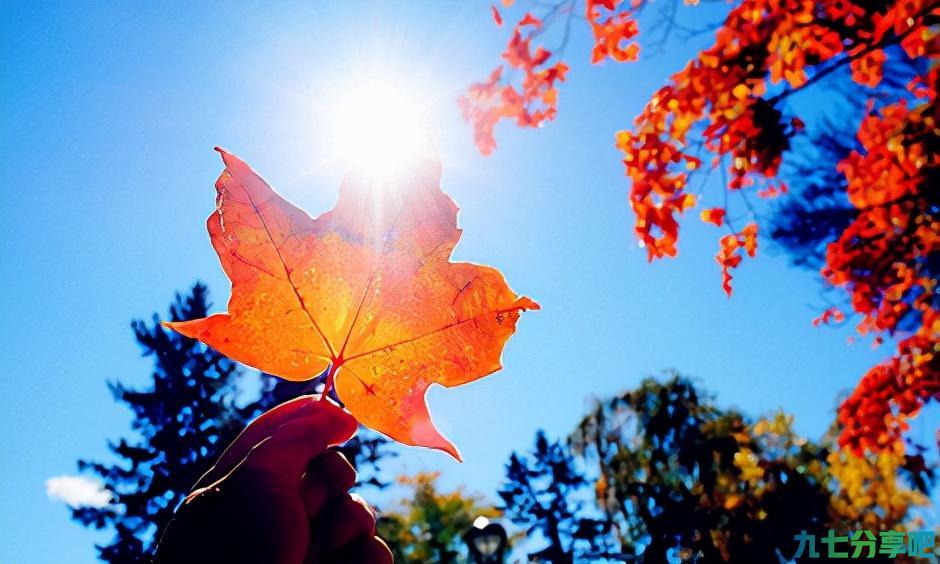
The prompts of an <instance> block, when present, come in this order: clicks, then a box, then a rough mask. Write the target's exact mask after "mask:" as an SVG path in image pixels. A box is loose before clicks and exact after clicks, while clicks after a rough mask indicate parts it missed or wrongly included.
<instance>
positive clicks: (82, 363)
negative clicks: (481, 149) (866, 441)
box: [0, 2, 936, 563]
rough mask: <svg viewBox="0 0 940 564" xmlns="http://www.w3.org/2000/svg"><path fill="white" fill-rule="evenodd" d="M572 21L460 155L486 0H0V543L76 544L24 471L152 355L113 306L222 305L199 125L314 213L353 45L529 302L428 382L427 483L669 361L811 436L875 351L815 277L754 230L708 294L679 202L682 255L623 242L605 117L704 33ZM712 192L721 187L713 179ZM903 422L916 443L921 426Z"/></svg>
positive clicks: (58, 456)
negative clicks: (490, 130)
mask: <svg viewBox="0 0 940 564" xmlns="http://www.w3.org/2000/svg"><path fill="white" fill-rule="evenodd" d="M575 23H576V26H577V24H578V22H575ZM584 31H585V30H584V29H581V30H580V33H578V34H576V35H575V36H574V37H573V38H572V42H571V44H570V45H569V46H568V51H567V52H568V57H567V58H568V60H569V61H570V62H571V64H572V67H573V68H572V72H571V74H570V77H569V78H570V81H569V83H568V84H566V85H564V87H563V90H562V92H561V96H560V103H559V109H560V113H559V117H558V119H557V120H556V121H555V122H553V123H551V124H549V125H548V126H547V127H545V128H544V129H542V130H539V131H532V130H525V131H520V130H516V129H515V128H512V127H501V128H500V129H499V131H498V141H499V143H500V147H499V149H498V150H497V152H496V153H495V155H494V156H492V157H489V158H484V157H481V156H480V155H479V154H478V153H477V152H476V150H475V148H474V146H473V144H472V137H471V132H470V130H469V128H468V127H467V126H466V125H465V124H464V123H462V121H461V120H460V116H459V113H458V111H457V109H456V106H455V104H454V100H455V99H456V97H457V95H458V94H459V93H460V91H461V89H462V88H464V87H465V86H466V85H467V84H468V83H470V82H472V81H473V80H476V79H479V78H482V77H484V76H485V75H486V73H488V71H489V70H490V69H491V68H492V67H493V66H494V65H495V64H496V62H497V60H498V55H499V52H500V51H501V48H502V45H503V43H504V41H505V33H507V32H506V30H496V29H495V28H494V27H493V24H492V21H491V19H490V15H489V4H488V3H461V4H449V3H407V4H404V3H403V4H393V3H390V2H375V3H342V4H341V3H335V4H320V3H317V4H315V5H302V4H293V3H278V4H276V5H275V6H273V7H267V6H266V7H264V8H262V5H261V3H255V4H245V3H234V4H229V3H225V4H223V3H208V2H206V3H200V4H185V5H184V4H182V3H173V2H164V3H121V2H107V3H94V4H92V3H83V4H79V3H70V4H69V3H55V4H33V3H29V4H27V3H16V2H13V3H11V2H8V3H6V4H5V5H4V9H3V10H2V12H0V186H2V190H3V198H2V200H0V213H2V217H3V221H2V222H0V234H2V236H0V244H2V246H3V247H2V248H3V251H2V256H3V260H2V263H0V268H2V276H0V284H2V294H0V295H2V296H3V298H2V299H0V311H2V326H0V332H2V334H0V353H2V358H3V359H4V360H5V364H6V366H7V374H6V376H5V377H4V378H3V379H2V380H0V430H2V432H3V436H4V437H5V441H6V445H5V449H4V451H3V454H2V456H3V469H4V471H3V480H2V481H0V499H2V500H3V503H2V504H0V531H3V533H2V535H3V537H2V538H3V540H2V542H0V561H3V562H34V563H45V562H50V563H52V562H65V561H68V562H78V563H82V562H93V561H94V549H93V547H92V543H93V542H94V541H102V540H105V539H106V538H107V535H102V534H100V533H94V532H88V531H85V530H83V529H82V528H81V527H80V526H78V525H76V524H74V523H72V522H71V521H69V519H68V513H67V510H66V508H65V507H64V506H63V505H62V504H61V503H57V502H55V501H52V500H50V499H48V498H47V496H46V493H45V489H44V481H45V480H46V479H47V478H49V477H50V476H55V475H59V474H69V473H74V472H75V461H76V459H77V458H79V457H92V458H95V457H106V456H107V453H106V448H105V440H106V439H107V438H116V437H119V436H121V435H123V434H125V433H126V432H127V423H128V421H129V416H128V413H127V412H126V411H125V410H124V409H123V408H122V407H120V406H118V405H116V404H114V403H113V402H112V400H111V396H110V394H109V393H108V391H107V389H106V387H105V380H106V379H115V378H117V379H121V380H122V381H124V382H127V383H131V384H133V383H142V382H144V381H145V379H146V378H147V376H148V374H149V362H148V360H147V359H143V358H141V357H140V355H139V351H138V349H137V348H136V346H135V345H134V343H133V341H132V338H131V334H130V330H129V321H130V319H131V318H134V317H149V316H150V314H151V312H153V311H161V312H162V311H164V309H165V307H166V304H167V303H168V302H169V300H170V298H171V297H172V294H173V292H175V291H177V290H180V289H185V288H187V287H188V286H189V285H191V284H192V283H193V281H195V280H196V279H201V280H204V281H205V282H207V283H208V285H209V287H210V288H211V290H212V291H213V295H214V298H215V300H214V301H215V304H216V309H220V308H221V307H223V305H224V303H225V300H226V299H227V296H228V294H227V293H228V282H227V280H226V279H225V278H224V276H223V274H222V272H221V270H220V268H219V266H218V262H217V259H216V256H215V255H214V253H213V251H212V248H211V247H210V245H209V242H208V239H207V236H206V233H205V230H204V229H205V227H204V220H205V217H206V216H207V215H208V214H209V213H210V212H211V210H212V208H213V205H214V204H213V199H214V190H213V188H212V183H213V181H214V180H215V178H216V176H217V175H218V173H219V171H220V170H221V163H220V161H219V159H218V156H217V154H216V153H214V152H213V151H212V147H213V146H215V145H222V146H224V147H227V148H228V149H230V150H232V151H233V152H235V153H236V154H238V155H240V156H241V157H242V158H244V159H245V160H246V161H247V162H249V163H250V164H251V165H252V166H253V167H255V169H256V170H258V171H259V172H260V173H261V174H263V175H264V176H265V177H266V178H267V179H268V180H269V181H270V182H271V184H272V185H273V186H274V187H275V188H276V189H277V190H279V191H280V192H281V193H282V194H283V195H284V196H285V197H287V198H288V199H289V200H291V201H293V202H295V203H297V204H299V205H301V206H302V207H304V208H306V209H307V210H308V211H309V212H310V213H311V214H319V213H320V212H322V211H324V210H326V209H328V208H329V207H331V206H332V203H333V201H334V199H335V197H336V191H337V188H338V186H339V180H340V178H341V175H342V173H343V170H342V168H341V167H339V166H338V165H337V164H336V163H335V162H327V160H326V158H325V156H326V155H329V153H330V143H331V139H330V124H329V123H328V116H326V115H325V112H324V111H323V110H322V107H323V103H322V102H323V100H325V99H327V98H328V97H329V96H336V93H339V92H343V89H344V88H346V87H347V85H349V84H351V83H352V82H354V81H355V77H356V76H361V75H363V74H365V73H368V72H369V69H373V68H377V67H381V68H383V69H384V70H385V71H386V72H389V71H391V72H393V73H395V74H396V75H397V76H400V79H401V80H403V81H408V82H409V83H410V84H412V85H417V87H419V88H421V89H422V90H424V91H426V93H427V95H428V96H429V97H431V98H433V99H435V100H437V103H436V104H435V105H434V107H433V108H432V112H431V113H432V116H433V125H434V126H435V129H436V131H437V142H438V145H439V146H440V148H441V152H442V154H443V155H444V161H445V162H444V189H445V190H446V191H447V192H448V193H449V194H451V195H452V196H453V197H454V199H455V200H456V202H457V203H458V205H459V206H460V208H461V212H460V217H459V221H460V224H461V226H462V227H463V229H464V235H463V239H462V240H461V243H460V245H459V246H458V248H457V251H456V258H457V259H460V260H471V261H474V262H481V263H484V264H490V265H494V266H496V267H498V268H500V269H501V270H502V271H503V272H504V274H505V275H506V277H507V279H508V280H509V282H510V283H511V284H512V286H513V287H514V289H516V290H517V291H519V292H521V293H524V294H526V295H529V296H531V297H533V298H535V299H536V300H538V301H539V302H540V303H541V304H542V307H543V309H542V311H539V312H533V313H529V314H526V315H525V317H524V319H523V320H522V322H521V323H520V325H519V331H518V333H517V335H516V336H515V337H514V338H513V339H512V340H511V341H510V343H509V345H508V347H507V348H506V352H505V355H504V364H505V369H504V370H503V371H502V372H500V373H498V374H496V375H494V376H492V377H490V378H486V379H484V380H482V381H479V382H476V383H473V384H471V385H468V386H465V387H462V388H457V389H452V390H446V391H445V390H441V389H436V390H433V391H432V393H431V395H430V402H431V409H432V412H433V413H434V414H435V415H436V422H437V423H438V425H439V427H440V428H441V429H442V430H443V431H444V433H445V434H446V435H447V436H448V437H450V438H451V439H452V440H453V441H454V442H455V443H456V444H457V445H458V446H459V447H460V449H461V451H462V453H463V455H464V457H465V460H466V461H465V462H464V463H463V464H462V465H460V464H457V463H455V462H453V461H451V460H450V459H449V458H448V457H446V456H445V455H442V454H438V453H433V452H422V451H417V450H412V451H409V452H408V453H407V454H406V455H405V456H403V457H402V458H401V460H400V461H399V463H398V464H399V466H400V468H401V469H403V470H405V471H416V470H423V469H438V470H441V471H442V473H443V477H442V482H443V483H444V485H448V486H453V485H457V484H466V485H467V486H468V487H469V488H470V489H472V490H478V491H480V492H483V493H485V494H487V495H490V496H492V495H493V494H494V489H495V487H496V485H497V484H498V483H499V481H500V477H501V473H502V463H503V462H504V460H505V459H506V457H507V455H508V453H509V452H510V451H511V450H512V449H514V448H524V447H526V446H528V445H529V444H531V441H532V437H533V434H534V432H535V430H536V429H537V428H540V427H542V428H545V429H547V430H548V431H549V433H551V434H555V435H559V434H564V433H566V432H567V431H568V430H569V429H570V428H571V427H572V425H573V424H574V423H575V421H576V420H577V418H578V417H579V416H580V415H581V413H582V412H583V410H584V409H585V406H586V401H587V400H586V398H588V397H590V396H592V395H600V396H603V395H605V394H610V393H613V392H616V391H619V390H621V389H624V388H628V387H630V386H633V385H635V384H637V383H638V382H639V381H640V380H641V379H642V378H643V377H644V376H646V375H649V374H658V373H660V371H662V370H663V369H666V368H676V369H679V370H681V371H683V372H685V373H687V374H689V375H692V376H694V377H697V378H698V379H700V381H701V382H702V383H703V384H704V385H705V386H706V387H707V388H708V389H710V390H711V391H712V392H714V393H715V394H716V395H717V396H718V399H719V402H720V403H721V404H722V405H726V406H737V407H740V408H742V409H745V410H746V411H748V412H750V413H758V412H762V411H767V410H771V409H774V408H777V407H783V408H784V409H786V410H787V411H790V412H793V413H794V414H796V417H797V427H798V429H799V430H800V431H801V432H804V433H807V434H809V435H811V436H818V435H819V434H820V433H822V432H823V430H824V429H825V428H826V427H827V425H828V424H829V422H830V421H831V419H832V417H833V408H834V406H835V405H836V403H837V399H838V397H839V395H840V393H843V392H844V391H846V390H847V389H848V388H849V387H850V386H851V385H852V384H853V383H854V382H855V381H856V380H857V378H858V377H859V375H860V374H862V373H863V372H864V371H865V369H866V368H868V367H869V366H871V365H872V364H874V363H875V362H877V361H878V360H879V359H881V358H883V357H885V356H887V355H888V354H889V352H890V351H889V350H888V349H887V348H882V349H880V350H876V351H873V350H871V349H870V348H869V346H868V345H867V344H864V343H858V344H855V345H849V344H847V342H846V341H847V337H848V336H849V335H850V334H851V329H850V328H848V327H846V328H841V329H825V328H824V329H814V328H813V327H812V326H811V323H810V321H811V320H812V318H813V317H815V315H817V314H818V312H819V311H821V309H822V307H823V301H822V300H821V299H820V298H819V289H820V286H819V284H818V282H817V280H816V278H815V276H814V275H813V274H812V273H810V272H806V271H802V270H797V269H793V268H790V267H788V265H787V259H786V257H785V256H783V255H782V254H781V253H780V252H775V251H774V249H772V248H769V249H768V248H767V246H766V245H765V246H764V248H762V249H761V252H760V256H759V257H758V258H757V259H756V260H749V261H746V262H745V263H744V264H743V266H742V267H741V268H739V269H738V271H737V273H736V277H735V296H734V298H732V299H730V300H729V299H727V298H726V297H725V296H724V294H723V293H722V292H721V289H720V274H719V272H718V267H717V265H716V264H715V262H714V260H713V256H714V254H715V250H716V247H717V237H718V235H719V232H718V231H717V230H716V229H715V228H712V227H710V226H704V225H701V224H700V223H699V222H698V221H697V220H693V221H690V222H689V223H688V224H687V225H686V226H684V227H683V233H682V242H681V250H680V257H679V258H678V259H676V260H672V261H664V262H659V263H656V264H652V265H650V264H647V262H646V258H645V252H644V251H643V250H642V249H639V248H638V246H637V244H636V242H635V240H634V239H633V238H632V234H631V229H632V221H633V218H632V215H631V214H630V212H629V209H628V206H627V205H626V191H627V184H626V181H625V179H624V177H623V174H622V166H621V164H620V160H619V156H618V153H617V151H616V150H615V149H614V147H613V132H614V131H615V130H617V129H620V128H624V127H627V126H628V125H629V124H630V122H631V120H632V118H633V116H635V115H636V114H637V113H638V111H639V110H640V108H641V107H642V104H643V103H644V102H645V101H646V99H647V98H648V97H649V95H650V94H651V93H652V92H653V91H654V90H655V89H656V88H658V87H659V86H660V85H662V83H663V82H664V81H665V79H666V77H667V76H668V74H669V73H671V72H673V71H675V70H678V69H679V68H680V67H681V65H682V64H683V62H684V61H685V60H686V59H687V58H688V56H689V55H691V54H692V53H693V52H694V49H695V48H696V47H697V46H700V45H701V43H702V42H703V41H706V40H707V38H701V39H699V40H694V41H688V42H680V43H675V44H671V45H670V47H669V49H668V51H667V52H666V53H663V54H661V55H658V56H656V57H654V58H647V59H644V60H643V61H641V62H640V63H637V64H632V65H611V64H607V65H602V66H598V67H591V66H590V65H588V64H587V60H588V57H589V55H588V53H589V51H588V45H587V37H586V34H585V33H584ZM812 102H813V101H812V100H811V101H810V105H812ZM819 103H822V104H823V107H822V108H819V107H818V106H819V104H818V103H817V107H816V108H815V109H817V110H821V111H825V110H826V108H825V103H826V102H825V101H821V102H819ZM711 198H712V200H711V203H712V204H714V205H718V204H719V203H720V201H719V200H718V198H719V196H717V191H714V188H713V191H712V192H711ZM708 202H709V200H707V199H706V203H708ZM934 423H935V422H934ZM935 426H936V425H935V424H934V427H933V428H935ZM913 428H914V437H915V438H920V439H924V440H928V441H929V440H930V437H931V436H932V428H931V427H930V423H928V422H925V421H917V422H915V423H914V427H913Z"/></svg>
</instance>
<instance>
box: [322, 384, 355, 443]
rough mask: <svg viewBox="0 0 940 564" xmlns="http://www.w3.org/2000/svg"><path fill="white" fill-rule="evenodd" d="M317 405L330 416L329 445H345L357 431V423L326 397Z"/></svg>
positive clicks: (349, 414) (351, 416) (350, 415)
mask: <svg viewBox="0 0 940 564" xmlns="http://www.w3.org/2000/svg"><path fill="white" fill-rule="evenodd" d="M317 403H318V404H320V407H321V408H322V409H323V411H325V412H326V413H327V414H329V416H330V424H331V425H332V432H331V433H330V441H329V442H330V445H339V444H342V443H345V442H346V441H348V440H349V439H351V438H352V437H353V435H355V434H356V431H357V430H358V429H359V421H357V420H356V418H355V417H353V415H352V414H351V413H349V412H348V411H346V410H345V409H343V408H342V407H340V406H339V405H338V404H337V403H336V402H334V401H333V400H332V399H330V398H329V397H326V396H323V397H322V398H321V399H320V401H318V402H317Z"/></svg>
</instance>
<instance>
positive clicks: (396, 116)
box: [331, 76, 431, 179]
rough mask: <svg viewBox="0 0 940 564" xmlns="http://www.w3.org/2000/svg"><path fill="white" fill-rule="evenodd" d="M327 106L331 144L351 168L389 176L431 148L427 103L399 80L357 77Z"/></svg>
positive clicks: (375, 174) (400, 171)
mask: <svg viewBox="0 0 940 564" xmlns="http://www.w3.org/2000/svg"><path fill="white" fill-rule="evenodd" d="M331 106H332V107H331V118H332V122H333V124H332V127H333V143H334V150H335V151H336V155H337V157H338V158H339V159H340V160H341V161H342V162H343V163H344V164H345V165H347V166H348V167H350V168H354V169H357V170H360V171H365V172H367V173H368V174H369V175H370V176H372V177H374V178H377V179H389V178H391V177H394V176H397V175H398V174H400V173H402V172H403V171H405V170H406V169H407V168H408V167H409V165H410V164H411V163H413V161H414V160H415V158H416V157H420V156H422V155H427V154H429V153H430V152H431V139H430V132H429V129H428V124H427V109H428V104H427V103H426V101H425V100H423V99H422V97H421V96H420V94H419V93H417V92H416V91H414V90H412V89H409V88H407V87H405V86H404V85H403V84H401V83H400V82H396V81H393V80H389V79H388V78H386V77H377V76H373V77H368V78H365V79H360V80H358V81H356V82H355V83H354V84H352V85H351V87H349V88H348V89H344V91H343V92H342V94H341V95H340V96H338V97H337V99H336V101H335V103H334V104H332V105H331Z"/></svg>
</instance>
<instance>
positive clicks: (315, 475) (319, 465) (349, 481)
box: [300, 450, 356, 519]
mask: <svg viewBox="0 0 940 564" xmlns="http://www.w3.org/2000/svg"><path fill="white" fill-rule="evenodd" d="M355 483H356V470H355V469H354V468H353V467H352V464H350V463H349V461H348V460H346V457H345V456H343V454H342V453H341V452H337V451H334V450H330V451H326V452H324V453H323V454H321V455H320V456H318V457H317V458H316V459H314V461H313V462H312V463H311V464H310V466H308V468H307V473H306V474H304V477H303V480H302V483H301V494H300V495H301V497H302V498H303V500H304V507H305V508H306V510H307V515H308V516H309V517H310V518H311V519H313V518H315V517H316V516H317V515H318V514H319V513H320V510H321V509H322V508H323V505H324V504H325V503H326V501H327V500H328V499H331V498H334V497H336V496H337V494H341V493H342V494H345V493H346V492H347V491H348V490H349V488H351V487H353V485H354V484H355Z"/></svg>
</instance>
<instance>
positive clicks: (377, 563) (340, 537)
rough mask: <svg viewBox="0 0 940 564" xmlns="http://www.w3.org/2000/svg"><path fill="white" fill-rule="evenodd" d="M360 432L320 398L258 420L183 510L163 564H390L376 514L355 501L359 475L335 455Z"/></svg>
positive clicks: (166, 541) (163, 546)
mask: <svg viewBox="0 0 940 564" xmlns="http://www.w3.org/2000/svg"><path fill="white" fill-rule="evenodd" d="M356 427H357V423H356V420H355V419H353V417H352V416H351V415H349V414H348V413H346V412H345V411H343V410H342V409H341V408H340V407H339V406H337V405H336V404H334V403H333V402H331V401H330V400H329V399H323V400H320V399H319V397H318V396H303V397H299V398H297V399H294V400H292V401H289V402H287V403H284V404H282V405H280V406H278V407H276V408H274V409H272V410H271V411H269V412H267V413H265V414H264V415H262V416H261V417H259V418H258V419H257V420H255V421H254V422H253V423H252V424H251V425H249V426H248V427H247V428H246V429H245V430H244V431H243V432H242V433H241V434H240V435H239V436H238V438H236V439H235V441H234V442H233V443H232V444H231V446H229V447H228V449H226V451H225V452H224V453H223V454H222V456H221V457H220V458H219V460H218V462H216V464H215V466H213V467H212V469H211V470H209V471H208V472H207V473H206V474H205V475H204V476H203V477H202V478H200V480H199V483H198V484H196V488H195V489H194V490H193V492H192V493H191V494H190V495H189V496H188V497H187V498H186V501H184V502H183V504H182V505H180V508H179V509H178V510H177V513H176V516H175V517H174V519H173V521H171V522H170V524H169V525H168V527H167V529H166V532H165V533H164V535H163V538H162V539H161V541H160V544H159V546H158V548H157V553H156V556H155V562H157V563H159V564H178V563H179V564H185V563H188V562H192V563H198V564H212V563H216V562H218V563H240V562H245V563H252V564H301V563H303V564H320V563H333V562H336V563H343V564H356V563H363V564H391V563H392V555H391V552H390V551H389V550H388V547H386V546H385V544H384V543H383V542H382V541H381V540H379V539H378V538H376V537H375V516H374V515H373V513H372V510H371V509H370V508H369V506H368V505H367V504H366V503H365V502H364V501H362V500H361V499H359V498H358V497H356V496H353V495H350V493H349V488H350V487H352V485H353V484H354V483H355V480H356V472H355V470H353V468H352V466H351V465H350V464H349V462H348V461H347V460H346V459H345V458H344V457H343V455H341V454H340V453H338V452H335V451H332V450H328V448H329V447H330V446H335V445H338V444H341V443H343V442H345V441H346V440H348V439H349V438H350V437H351V436H352V435H353V434H354V433H355V432H356Z"/></svg>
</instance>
